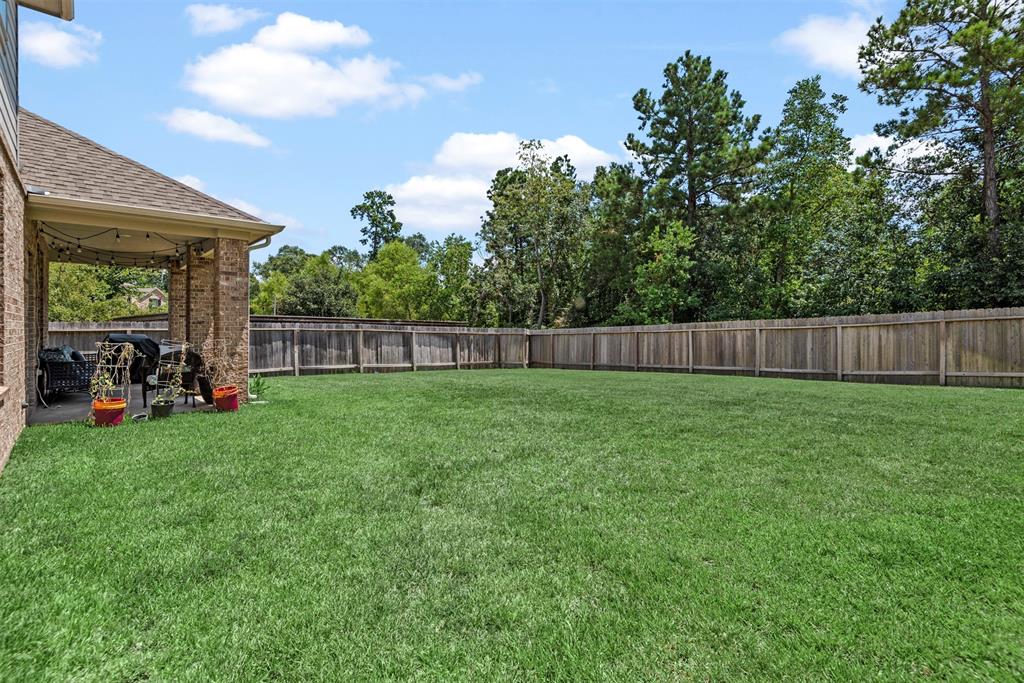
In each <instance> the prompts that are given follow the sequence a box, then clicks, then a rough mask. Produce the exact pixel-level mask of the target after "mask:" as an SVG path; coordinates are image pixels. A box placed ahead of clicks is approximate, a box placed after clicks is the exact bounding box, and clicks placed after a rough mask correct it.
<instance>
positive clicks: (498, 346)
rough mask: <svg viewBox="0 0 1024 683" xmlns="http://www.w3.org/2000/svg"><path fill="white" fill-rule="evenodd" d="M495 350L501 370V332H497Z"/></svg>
mask: <svg viewBox="0 0 1024 683" xmlns="http://www.w3.org/2000/svg"><path fill="white" fill-rule="evenodd" d="M494 348H495V353H496V354H497V356H498V369H499V370H501V332H497V333H495V335H494Z"/></svg>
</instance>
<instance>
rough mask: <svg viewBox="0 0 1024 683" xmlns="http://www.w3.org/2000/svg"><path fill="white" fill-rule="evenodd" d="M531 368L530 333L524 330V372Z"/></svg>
mask: <svg viewBox="0 0 1024 683" xmlns="http://www.w3.org/2000/svg"><path fill="white" fill-rule="evenodd" d="M529 367H530V333H529V331H527V330H523V370H526V369H527V368H529Z"/></svg>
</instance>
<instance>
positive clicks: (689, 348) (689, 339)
mask: <svg viewBox="0 0 1024 683" xmlns="http://www.w3.org/2000/svg"><path fill="white" fill-rule="evenodd" d="M686 366H687V368H689V370H690V374H691V375H692V374H693V330H687V331H686Z"/></svg>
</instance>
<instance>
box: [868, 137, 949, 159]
mask: <svg viewBox="0 0 1024 683" xmlns="http://www.w3.org/2000/svg"><path fill="white" fill-rule="evenodd" d="M894 142H895V141H894V140H893V139H892V138H890V137H886V136H884V135H878V134H877V133H864V134H861V135H854V136H853V137H852V138H851V139H850V147H851V148H852V149H853V154H854V156H855V157H859V156H862V155H864V154H865V153H867V152H868V151H870V150H872V149H874V148H875V147H877V148H878V149H879V150H881V152H882V154H886V153H887V152H888V151H889V148H890V147H892V145H893V143H894ZM944 150H946V146H945V145H943V144H942V143H941V142H939V141H937V140H910V141H907V142H905V143H903V144H902V145H900V146H899V147H897V148H896V149H894V150H893V156H892V159H893V162H894V164H895V165H896V166H897V167H900V166H904V165H906V164H907V163H908V162H910V161H911V160H913V159H919V158H921V157H923V156H928V155H931V154H935V153H939V152H942V151H944Z"/></svg>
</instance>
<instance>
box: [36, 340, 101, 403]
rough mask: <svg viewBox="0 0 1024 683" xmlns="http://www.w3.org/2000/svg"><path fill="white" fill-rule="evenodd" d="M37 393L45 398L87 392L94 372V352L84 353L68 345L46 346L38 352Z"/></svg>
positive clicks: (43, 399) (44, 401)
mask: <svg viewBox="0 0 1024 683" xmlns="http://www.w3.org/2000/svg"><path fill="white" fill-rule="evenodd" d="M39 369H40V370H41V371H42V374H41V375H40V377H39V385H38V388H39V395H40V398H41V399H42V401H43V405H44V406H46V399H47V398H49V397H50V396H53V395H54V394H75V393H79V394H80V393H85V394H87V393H89V387H90V382H91V380H92V377H93V375H94V374H95V372H96V354H95V353H90V354H89V355H88V356H86V354H83V353H81V352H80V351H77V350H76V349H73V348H71V347H70V346H59V347H48V348H45V349H43V350H42V351H40V352H39Z"/></svg>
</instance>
